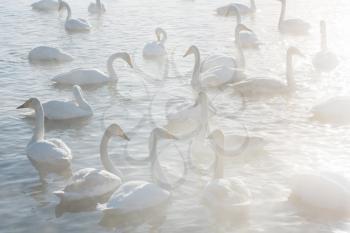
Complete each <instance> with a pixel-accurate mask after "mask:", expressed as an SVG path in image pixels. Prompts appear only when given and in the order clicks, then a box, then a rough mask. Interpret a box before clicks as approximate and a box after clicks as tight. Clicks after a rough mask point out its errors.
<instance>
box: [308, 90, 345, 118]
mask: <svg viewBox="0 0 350 233" xmlns="http://www.w3.org/2000/svg"><path fill="white" fill-rule="evenodd" d="M349 106H350V96H336V97H332V98H330V99H328V100H326V101H324V102H323V103H320V104H317V105H316V106H314V107H313V108H312V110H311V112H312V114H313V118H314V119H317V120H320V121H322V122H328V123H340V124H348V123H350V108H349Z"/></svg>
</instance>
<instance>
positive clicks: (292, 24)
mask: <svg viewBox="0 0 350 233" xmlns="http://www.w3.org/2000/svg"><path fill="white" fill-rule="evenodd" d="M278 1H280V2H281V3H282V9H281V14H280V18H279V22H278V29H279V31H280V32H282V33H286V34H292V35H305V34H308V32H309V30H310V27H311V26H310V24H308V23H307V22H305V21H303V20H301V19H284V17H285V14H286V7H287V3H286V1H287V0H278Z"/></svg>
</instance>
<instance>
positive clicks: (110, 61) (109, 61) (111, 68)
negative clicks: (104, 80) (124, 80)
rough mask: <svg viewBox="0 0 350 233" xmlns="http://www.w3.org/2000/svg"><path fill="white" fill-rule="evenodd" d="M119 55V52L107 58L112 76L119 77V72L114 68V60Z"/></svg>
mask: <svg viewBox="0 0 350 233" xmlns="http://www.w3.org/2000/svg"><path fill="white" fill-rule="evenodd" d="M118 57H119V56H118V55H117V54H113V55H111V56H110V57H109V58H108V60H107V71H108V76H109V77H110V78H114V79H117V73H116V72H115V70H114V67H113V62H114V60H115V59H117V58H118Z"/></svg>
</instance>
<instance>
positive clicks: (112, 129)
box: [106, 123, 130, 141]
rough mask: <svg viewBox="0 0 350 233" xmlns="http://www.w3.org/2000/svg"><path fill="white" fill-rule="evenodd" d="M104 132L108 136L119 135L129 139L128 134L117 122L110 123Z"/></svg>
mask: <svg viewBox="0 0 350 233" xmlns="http://www.w3.org/2000/svg"><path fill="white" fill-rule="evenodd" d="M106 134H107V135H108V136H116V137H121V138H123V139H125V140H128V141H130V139H129V138H128V136H127V135H126V134H125V133H124V131H123V130H122V128H121V127H120V126H119V125H117V124H115V123H114V124H111V125H110V126H108V128H107V129H106Z"/></svg>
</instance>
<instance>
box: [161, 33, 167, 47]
mask: <svg viewBox="0 0 350 233" xmlns="http://www.w3.org/2000/svg"><path fill="white" fill-rule="evenodd" d="M162 35H163V37H162V39H161V40H160V43H161V44H164V43H165V42H166V40H167V39H168V35H167V33H166V32H165V31H162Z"/></svg>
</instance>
